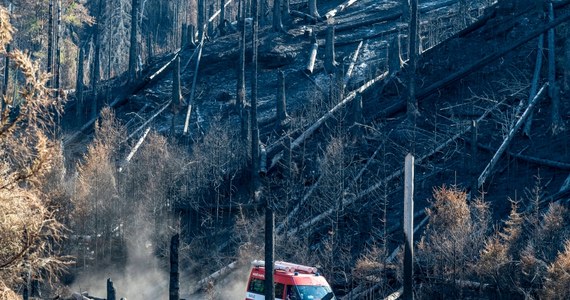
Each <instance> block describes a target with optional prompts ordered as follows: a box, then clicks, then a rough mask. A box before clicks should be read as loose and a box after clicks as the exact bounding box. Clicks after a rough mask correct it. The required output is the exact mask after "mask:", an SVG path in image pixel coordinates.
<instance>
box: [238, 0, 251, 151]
mask: <svg viewBox="0 0 570 300" xmlns="http://www.w3.org/2000/svg"><path fill="white" fill-rule="evenodd" d="M240 16H241V18H240V20H239V21H238V26H239V35H240V36H239V62H238V64H237V88H236V107H237V109H238V113H239V115H240V125H241V136H242V138H243V139H244V140H246V139H247V136H248V128H247V123H248V122H247V113H246V111H245V106H246V105H245V45H246V36H245V0H241V1H240Z"/></svg>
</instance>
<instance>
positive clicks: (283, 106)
mask: <svg viewBox="0 0 570 300" xmlns="http://www.w3.org/2000/svg"><path fill="white" fill-rule="evenodd" d="M277 78H278V80H277V82H278V83H277V86H278V90H277V123H278V124H279V126H281V125H282V124H283V122H285V120H286V119H287V97H286V95H285V73H284V72H283V71H281V70H279V71H278V72H277Z"/></svg>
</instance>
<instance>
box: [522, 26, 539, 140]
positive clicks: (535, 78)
mask: <svg viewBox="0 0 570 300" xmlns="http://www.w3.org/2000/svg"><path fill="white" fill-rule="evenodd" d="M543 45H544V35H543V34H541V35H540V37H539V38H538V49H537V52H536V63H535V65H534V73H533V75H532V83H531V86H530V93H529V96H528V102H530V101H531V100H532V99H533V98H534V96H536V92H537V90H538V81H539V80H540V70H542V48H543ZM522 107H523V105H522V103H521V106H520V107H519V109H518V110H517V115H518V114H519V110H520V109H522ZM533 114H534V113H533V112H530V115H529V116H528V118H527V120H526V123H525V125H524V130H523V131H524V134H525V135H526V136H530V130H531V127H532V119H533Z"/></svg>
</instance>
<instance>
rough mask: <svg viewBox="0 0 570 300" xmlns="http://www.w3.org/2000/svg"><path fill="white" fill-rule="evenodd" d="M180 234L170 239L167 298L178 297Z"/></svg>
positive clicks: (173, 298) (172, 299)
mask: <svg viewBox="0 0 570 300" xmlns="http://www.w3.org/2000/svg"><path fill="white" fill-rule="evenodd" d="M179 244H180V235H179V234H178V233H177V234H175V235H174V236H172V238H171V239H170V285H169V287H168V296H169V298H168V299H169V300H178V299H180V294H179V291H180V281H179V274H178V248H179V247H178V246H179Z"/></svg>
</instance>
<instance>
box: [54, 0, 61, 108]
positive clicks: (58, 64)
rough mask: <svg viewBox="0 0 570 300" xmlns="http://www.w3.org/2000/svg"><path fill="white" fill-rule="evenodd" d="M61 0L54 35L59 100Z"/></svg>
mask: <svg viewBox="0 0 570 300" xmlns="http://www.w3.org/2000/svg"><path fill="white" fill-rule="evenodd" d="M60 44H61V0H58V1H57V34H56V36H55V99H56V100H57V101H58V102H59V97H60V92H59V89H60V84H61V82H60V81H61V74H60V73H61V45H60Z"/></svg>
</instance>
